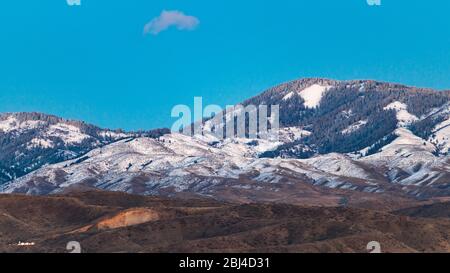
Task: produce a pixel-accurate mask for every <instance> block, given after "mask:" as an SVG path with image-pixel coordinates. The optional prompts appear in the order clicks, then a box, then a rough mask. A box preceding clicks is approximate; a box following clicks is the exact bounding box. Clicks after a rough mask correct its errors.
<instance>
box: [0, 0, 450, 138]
mask: <svg viewBox="0 0 450 273" xmlns="http://www.w3.org/2000/svg"><path fill="white" fill-rule="evenodd" d="M381 1H382V5H381V6H379V7H374V6H369V5H367V3H366V0H345V1H344V0H339V1H338V0H210V1H204V0H152V1H143V0H129V1H124V0H109V1H106V0H82V5H81V6H68V5H67V3H66V0H52V1H31V0H14V1H12V0H9V1H3V2H4V3H2V8H1V9H0V75H1V76H0V112H17V111H39V112H45V113H51V114H56V115H59V116H63V117H66V118H73V119H81V120H85V121H87V122H90V123H94V124H97V125H100V126H103V127H109V128H124V129H128V130H130V129H150V128H155V127H163V126H166V127H170V126H171V124H172V123H173V122H174V121H175V119H174V118H171V117H170V111H171V109H172V107H173V106H174V105H176V104H188V105H191V104H192V103H193V98H194V96H203V100H204V103H205V104H220V105H226V104H234V103H237V102H240V101H242V100H243V99H246V98H248V97H250V96H253V95H256V94H258V93H259V92H260V91H263V90H264V89H266V88H268V87H270V86H273V85H276V84H278V83H281V82H285V81H289V80H293V79H297V78H301V77H327V78H335V79H378V80H385V81H394V82H401V83H405V84H410V85H416V86H423V87H433V88H437V89H450V20H448V14H449V12H450V1H448V0H434V1H425V0H408V1H406V0H405V1H403V0H381ZM163 10H167V11H174V10H176V11H180V12H183V13H184V14H185V15H187V16H192V17H195V19H197V20H198V22H197V24H196V23H194V25H190V27H188V29H184V30H179V29H177V28H176V27H172V28H169V29H167V30H165V31H164V30H158V31H159V32H158V34H157V35H155V34H152V33H147V34H145V33H144V26H145V25H146V24H148V23H149V22H151V20H152V19H153V18H155V17H158V16H159V15H160V14H161V12H162V11H163ZM191 23H192V21H191Z"/></svg>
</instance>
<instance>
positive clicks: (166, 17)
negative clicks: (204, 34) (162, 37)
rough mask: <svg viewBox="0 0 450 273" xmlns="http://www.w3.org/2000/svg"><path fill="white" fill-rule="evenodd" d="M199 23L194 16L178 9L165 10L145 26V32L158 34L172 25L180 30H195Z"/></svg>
mask: <svg viewBox="0 0 450 273" xmlns="http://www.w3.org/2000/svg"><path fill="white" fill-rule="evenodd" d="M199 24H200V21H199V20H198V18H196V17H194V16H189V15H185V14H184V13H183V12H181V11H177V10H171V11H166V10H163V11H162V13H161V15H160V16H158V17H156V18H153V19H152V20H151V21H150V22H148V23H147V24H146V25H145V26H144V34H153V35H158V34H159V33H160V32H162V31H165V30H167V29H168V28H169V27H171V26H174V27H176V28H177V29H179V30H194V29H195V28H196V27H197V26H198V25H199Z"/></svg>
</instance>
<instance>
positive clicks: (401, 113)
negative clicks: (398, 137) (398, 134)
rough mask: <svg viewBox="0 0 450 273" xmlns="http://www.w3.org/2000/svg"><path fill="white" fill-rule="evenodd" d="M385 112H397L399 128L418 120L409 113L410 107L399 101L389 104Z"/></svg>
mask: <svg viewBox="0 0 450 273" xmlns="http://www.w3.org/2000/svg"><path fill="white" fill-rule="evenodd" d="M384 110H395V111H396V112H397V120H398V122H399V126H402V127H403V126H406V125H409V124H411V123H412V122H414V121H417V120H418V118H417V117H416V116H415V115H413V114H411V113H409V112H408V106H407V105H406V104H404V103H402V102H399V101H394V102H392V103H390V104H388V105H387V106H386V107H384Z"/></svg>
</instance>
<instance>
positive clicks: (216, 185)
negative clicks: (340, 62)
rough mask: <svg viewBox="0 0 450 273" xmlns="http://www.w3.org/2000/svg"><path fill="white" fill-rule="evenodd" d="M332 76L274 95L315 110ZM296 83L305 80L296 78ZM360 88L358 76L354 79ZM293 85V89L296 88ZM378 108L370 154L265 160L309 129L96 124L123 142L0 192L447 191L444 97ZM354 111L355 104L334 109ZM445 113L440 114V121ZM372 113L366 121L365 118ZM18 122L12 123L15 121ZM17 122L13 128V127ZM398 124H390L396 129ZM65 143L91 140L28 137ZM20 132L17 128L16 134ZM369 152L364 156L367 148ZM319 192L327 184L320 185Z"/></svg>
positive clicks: (353, 127) (361, 122) (258, 194)
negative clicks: (419, 105) (202, 131)
mask: <svg viewBox="0 0 450 273" xmlns="http://www.w3.org/2000/svg"><path fill="white" fill-rule="evenodd" d="M332 84H333V82H325V83H320V81H316V83H315V84H312V85H309V86H304V87H302V89H300V90H296V91H291V90H288V89H286V90H284V89H283V90H282V91H281V92H280V96H281V97H280V99H281V100H282V101H289V100H291V99H293V97H294V96H297V95H298V96H300V97H302V98H303V100H304V104H305V105H304V107H305V108H317V107H320V105H321V100H322V98H323V96H325V95H326V94H327V92H329V90H331V89H332V88H333V87H332V86H331V85H332ZM302 86H303V85H302ZM355 86H357V87H358V92H364V90H365V88H366V86H365V84H364V83H359V82H358V83H357V85H355ZM293 92H294V93H293ZM381 109H382V110H384V111H394V113H395V114H396V118H397V129H396V130H395V131H394V132H393V134H395V136H396V138H395V139H393V140H392V141H389V142H387V143H384V144H383V145H382V146H381V147H379V149H377V150H376V151H375V152H373V149H374V147H373V146H369V147H366V148H363V149H361V150H358V151H354V152H351V153H336V152H332V153H328V154H322V155H314V156H312V157H310V158H306V159H299V158H285V157H283V158H282V157H277V156H275V157H272V158H263V157H261V155H263V154H264V153H266V152H268V151H275V150H276V149H278V148H279V147H282V146H283V145H286V144H290V143H299V142H301V141H302V140H303V139H305V138H307V137H309V136H311V134H312V133H311V131H309V129H308V127H307V126H286V127H283V128H281V129H280V131H279V136H280V137H279V140H278V141H271V140H265V139H242V138H232V139H225V140H218V139H215V138H214V137H212V136H202V135H196V136H194V137H191V136H186V135H183V134H180V133H172V134H166V135H163V136H160V137H157V138H150V137H136V136H130V135H126V134H119V133H115V132H112V131H102V132H100V133H99V134H100V135H103V136H104V137H106V136H108V137H109V138H114V139H120V138H123V139H122V140H119V141H116V142H114V141H112V143H110V144H107V145H99V146H98V147H93V149H92V150H90V151H89V152H88V153H86V154H83V155H81V156H79V157H77V158H74V159H71V160H67V161H63V162H60V163H57V164H49V165H46V166H43V167H42V168H39V169H37V170H35V171H33V172H31V173H29V174H27V175H24V176H22V177H20V178H17V179H14V180H11V181H8V182H6V183H4V184H0V192H4V193H26V194H52V193H60V192H64V191H67V190H72V189H78V188H98V189H105V190H111V191H125V192H128V193H136V194H164V195H171V194H180V193H185V194H186V193H189V194H202V195H207V196H213V197H217V198H222V199H231V200H240V199H245V200H246V201H252V200H265V201H275V200H281V201H287V200H290V198H293V197H292V196H296V197H301V198H312V196H316V194H317V195H319V194H320V195H323V194H330V192H331V193H338V194H339V196H341V195H342V196H345V195H346V194H348V193H359V194H390V193H392V194H395V195H401V196H407V197H412V198H427V197H440V196H449V195H450V185H449V181H450V180H449V179H450V166H449V164H448V157H447V156H446V152H447V151H448V148H449V147H450V142H449V137H450V129H449V128H450V126H449V125H450V118H449V115H448V113H450V110H449V109H450V107H449V104H444V105H442V106H440V107H437V108H434V109H431V110H430V111H428V112H427V113H426V114H424V115H421V116H416V115H414V114H412V113H410V112H409V109H408V106H407V105H406V104H405V103H402V102H400V101H398V100H391V101H385V102H384V104H383V105H381ZM339 111H340V112H342V113H345V118H351V117H352V115H353V112H354V111H352V109H342V110H339ZM438 115H439V117H441V118H440V119H438V122H436V125H434V126H433V127H432V130H431V131H432V133H431V135H430V136H429V137H428V138H426V139H425V138H421V137H419V136H417V135H415V134H414V133H413V132H412V131H411V128H410V125H411V124H412V123H413V122H417V121H420V120H425V119H427V118H428V119H429V118H430V117H435V116H436V117H437V116H438ZM442 117H443V118H442ZM369 119H370V118H369ZM369 119H367V118H366V119H356V120H354V121H352V122H349V123H348V125H347V126H344V127H343V128H342V129H340V130H339V132H341V133H342V135H344V136H347V135H351V134H353V133H355V132H358V131H359V130H362V129H364V127H365V126H368V124H370V122H369ZM14 124H15V126H16V128H15V129H12V128H13V126H14ZM17 124H18V123H17V122H14V120H12V119H6V120H3V121H1V122H0V132H1V131H3V132H11V131H12V130H16V131H20V129H21V128H22V127H23V126H25V127H26V126H39V122H28V123H23V122H22V123H20V125H17ZM17 126H18V127H17ZM394 129H395V128H394ZM61 132H64V133H63V134H62V136H60V138H61V139H62V141H63V142H64V143H66V144H74V143H80V142H82V141H83V140H85V139H88V138H91V136H89V135H85V134H84V133H83V132H81V131H80V129H79V128H78V127H76V126H72V125H68V124H60V123H56V124H53V125H51V126H47V127H45V130H43V133H42V134H41V135H40V137H34V138H33V139H31V140H30V142H29V143H28V144H27V145H28V146H29V147H35V146H39V147H41V148H42V149H47V148H50V147H53V146H52V145H53V142H52V137H51V136H53V135H55V134H58V135H61ZM19 133H20V132H19ZM370 150H372V152H371V153H369V151H370ZM323 190H325V191H323Z"/></svg>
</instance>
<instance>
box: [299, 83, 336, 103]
mask: <svg viewBox="0 0 450 273" xmlns="http://www.w3.org/2000/svg"><path fill="white" fill-rule="evenodd" d="M330 88H331V86H322V85H319V84H313V85H311V86H310V87H308V88H306V89H304V90H302V91H300V93H299V94H300V96H301V97H302V98H303V100H304V101H305V107H307V108H315V107H318V106H319V105H320V101H321V100H322V96H323V95H324V94H325V92H326V91H328V90H329V89H330Z"/></svg>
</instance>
